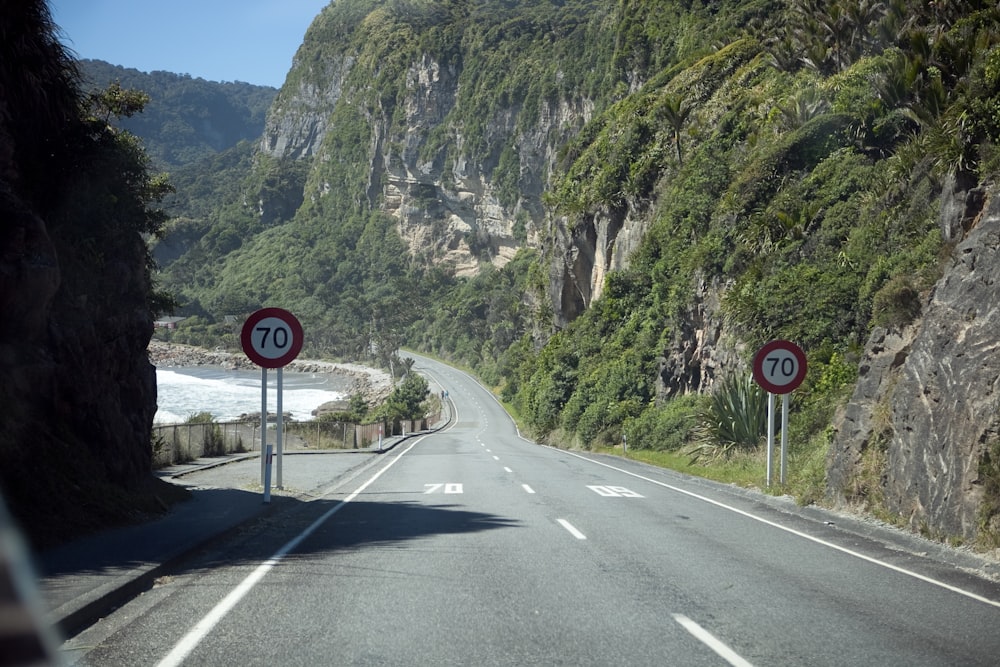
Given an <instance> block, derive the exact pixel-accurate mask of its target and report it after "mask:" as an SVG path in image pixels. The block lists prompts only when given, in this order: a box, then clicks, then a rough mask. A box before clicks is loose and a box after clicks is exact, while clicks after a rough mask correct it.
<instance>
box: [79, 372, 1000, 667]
mask: <svg viewBox="0 0 1000 667" xmlns="http://www.w3.org/2000/svg"><path fill="white" fill-rule="evenodd" d="M418 367H419V368H421V369H423V370H424V371H425V372H427V373H428V374H429V375H430V376H432V377H433V378H434V379H435V380H436V381H437V382H438V383H439V386H441V387H444V388H445V389H447V390H448V392H449V395H450V398H451V400H452V401H453V402H454V407H455V409H456V411H457V419H456V420H455V421H454V423H453V424H452V425H451V426H450V427H449V428H447V429H445V430H443V431H442V432H440V433H436V434H432V435H425V436H420V437H416V438H413V439H410V440H408V441H406V442H404V443H403V444H401V445H399V446H397V448H396V449H394V450H393V451H392V452H390V453H388V454H385V455H383V456H381V457H375V458H374V460H373V461H372V462H371V464H370V465H368V466H367V467H365V468H364V469H363V470H360V471H358V472H357V473H356V474H355V475H354V477H353V479H351V480H350V481H349V482H348V483H345V484H341V485H340V486H339V487H336V488H334V489H332V490H331V492H329V493H325V494H321V495H319V496H317V497H316V498H315V499H314V500H313V501H311V502H307V503H301V504H299V505H297V506H296V507H295V508H294V510H291V511H289V512H286V513H283V514H280V515H277V516H273V517H269V518H268V519H267V520H262V521H259V522H257V523H256V524H254V525H252V526H248V527H247V528H246V529H245V530H243V531H242V532H241V533H240V534H239V535H237V536H235V537H234V538H233V539H232V540H230V541H227V542H225V543H224V544H219V545H218V546H217V547H215V548H214V549H212V550H211V551H210V552H206V553H204V554H202V555H201V556H200V558H198V559H197V560H195V561H192V562H190V563H189V564H187V565H186V566H185V567H183V568H182V569H181V570H179V571H178V572H176V573H175V574H174V575H172V576H170V577H166V578H164V579H163V580H162V581H161V582H160V583H159V585H158V586H156V587H155V588H153V589H152V590H150V591H148V592H146V593H144V594H143V595H142V596H140V597H139V598H137V599H135V600H133V601H132V602H130V603H129V604H127V605H125V606H123V607H122V608H120V609H119V610H118V611H116V612H115V613H114V614H112V615H111V616H109V617H108V618H106V619H104V620H103V621H102V622H101V623H98V624H97V625H95V626H93V627H91V628H90V629H88V630H86V631H84V632H83V633H81V634H80V635H78V636H77V637H74V638H71V639H70V640H69V641H68V642H67V643H66V645H65V649H66V654H67V656H68V657H69V658H70V660H71V661H72V662H75V663H76V664H85V665H104V666H108V665H111V666H117V665H122V666H124V665H174V664H185V665H220V666H223V665H239V666H241V667H245V666H248V665H310V666H313V665H684V666H687V665H691V666H700V665H705V666H709V665H712V666H714V665H727V664H728V665H758V666H763V665H769V666H770V665H790V666H791V665H794V666H801V665H837V666H844V665H905V666H907V667H917V666H923V665H927V666H930V665H997V664H998V663H1000V633H998V632H997V628H998V627H1000V585H997V584H996V583H992V582H990V581H988V580H986V579H983V578H981V577H978V576H976V575H975V574H974V573H970V572H966V571H964V570H963V569H962V568H957V567H954V566H952V565H950V564H947V563H942V562H940V561H939V560H936V559H933V558H928V557H926V554H921V553H914V550H913V549H912V548H907V547H906V545H907V544H908V543H907V541H906V540H905V539H904V538H899V541H896V539H897V538H896V537H892V538H890V537H886V536H883V535H880V534H879V533H878V531H877V530H875V529H872V531H871V534H869V535H864V534H861V533H860V532H859V531H857V530H846V529H844V528H842V527H841V526H840V525H838V522H836V521H834V522H830V521H824V520H822V516H823V515H817V516H811V515H810V514H809V513H808V512H802V511H798V510H797V508H794V506H791V505H789V504H788V503H785V504H784V505H783V504H782V501H776V500H775V499H771V498H764V497H761V496H758V495H755V494H753V493H750V492H746V491H741V490H738V489H733V488H730V487H725V486H722V485H717V484H712V483H709V482H705V481H703V480H697V479H692V478H688V477H686V476H682V475H678V474H676V473H673V472H671V471H666V470H659V469H654V468H651V467H648V466H644V465H641V464H638V463H635V462H632V461H627V460H622V459H616V458H609V457H595V456H589V455H580V454H577V453H572V452H564V451H559V450H554V449H550V448H547V447H542V446H539V445H536V444H533V443H530V442H527V441H526V440H524V439H522V438H520V437H519V435H518V433H517V431H516V428H515V427H514V425H513V423H512V422H511V420H510V419H509V417H508V416H507V415H506V414H505V413H504V411H503V410H502V408H501V407H500V406H499V405H498V404H497V403H496V401H495V400H494V399H493V398H492V396H490V394H489V393H488V392H486V391H485V390H484V389H482V388H481V387H479V386H478V385H477V384H475V382H473V381H472V380H471V379H470V378H468V377H467V376H465V375H463V374H461V373H459V372H457V371H454V370H451V369H448V368H447V367H444V366H441V365H439V364H436V363H433V362H430V361H427V360H421V361H420V362H419V363H418ZM310 469H311V471H312V474H314V475H315V474H318V473H319V471H321V467H320V466H319V465H316V466H313V467H311V468H310ZM220 470H224V468H223V469H220ZM214 474H220V473H219V471H216V472H215V473H214ZM288 481H289V483H291V484H294V479H289V480H288ZM313 481H314V480H313ZM313 481H311V482H310V483H313Z"/></svg>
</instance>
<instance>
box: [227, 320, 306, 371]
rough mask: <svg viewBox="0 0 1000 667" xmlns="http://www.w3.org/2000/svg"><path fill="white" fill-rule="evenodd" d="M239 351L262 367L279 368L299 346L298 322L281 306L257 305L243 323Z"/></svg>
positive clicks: (288, 361)
mask: <svg viewBox="0 0 1000 667" xmlns="http://www.w3.org/2000/svg"><path fill="white" fill-rule="evenodd" d="M240 342H241V343H242V345H243V351H244V352H245V353H246V355H247V356H248V357H249V358H250V361H252V362H254V363H255V364H257V365H258V366H260V367H262V368H281V367H282V366H286V365H287V364H289V363H290V362H291V361H292V360H293V359H295V357H297V356H298V355H299V352H300V351H301V350H302V325H301V324H300V323H299V321H298V319H296V317H295V316H294V315H292V314H291V313H290V312H288V311H287V310H284V309H283V308H261V309H260V310H258V311H257V312H255V313H254V314H252V315H251V316H250V317H248V318H247V321H246V322H245V323H244V324H243V331H242V332H241V334H240Z"/></svg>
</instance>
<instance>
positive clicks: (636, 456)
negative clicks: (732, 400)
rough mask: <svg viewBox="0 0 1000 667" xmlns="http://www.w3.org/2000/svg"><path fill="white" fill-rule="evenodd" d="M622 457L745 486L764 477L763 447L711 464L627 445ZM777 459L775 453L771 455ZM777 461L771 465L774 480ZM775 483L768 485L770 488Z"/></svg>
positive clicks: (615, 450) (610, 450)
mask: <svg viewBox="0 0 1000 667" xmlns="http://www.w3.org/2000/svg"><path fill="white" fill-rule="evenodd" d="M591 451H593V452H595V453H598V454H610V455H612V456H622V449H621V447H600V448H595V449H593V450H591ZM625 458H629V459H632V460H634V461H642V462H643V463H648V464H649V465H654V466H658V467H660V468H669V469H671V470H676V471H677V472H681V473H685V474H687V475H694V476H696V477H703V478H705V479H710V480H713V481H716V482H721V483H723V484H735V485H737V486H744V487H748V488H754V487H760V488H763V487H764V486H765V482H766V481H767V479H766V478H767V467H766V459H767V456H766V454H765V452H764V451H755V452H741V453H739V454H734V455H732V456H730V457H729V458H725V459H716V460H714V461H713V462H712V463H711V464H705V463H699V462H697V461H692V459H691V457H690V456H688V455H686V454H681V453H679V452H665V451H655V450H651V449H630V450H629V451H628V454H627V455H625ZM775 459H776V460H777V457H775ZM776 479H777V464H776V465H775V480H776ZM777 486H778V485H777V483H775V484H774V485H772V489H774V488H776V487H777Z"/></svg>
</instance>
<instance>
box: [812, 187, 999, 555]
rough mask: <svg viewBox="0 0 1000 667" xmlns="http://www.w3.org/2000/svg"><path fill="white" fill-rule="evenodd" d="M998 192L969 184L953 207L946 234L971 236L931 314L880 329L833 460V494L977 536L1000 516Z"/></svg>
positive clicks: (941, 531)
mask: <svg viewBox="0 0 1000 667" xmlns="http://www.w3.org/2000/svg"><path fill="white" fill-rule="evenodd" d="M997 195H998V191H997V190H996V189H995V188H994V189H992V190H989V191H985V192H984V191H973V192H971V193H968V194H966V193H962V196H961V197H959V198H958V204H959V205H957V206H956V205H954V204H953V203H949V202H946V205H945V206H943V207H942V211H943V217H942V227H943V229H944V230H945V232H946V235H951V236H953V237H956V238H957V237H959V236H960V235H962V234H963V232H964V238H963V239H962V240H961V241H960V242H959V243H958V244H957V245H956V247H955V249H954V251H953V253H952V260H951V263H950V265H949V266H948V267H947V268H946V270H945V274H944V276H943V277H942V278H941V279H940V280H939V281H938V283H937V284H936V285H935V287H934V289H933V292H932V294H931V295H930V299H929V301H928V302H927V303H926V305H925V308H924V313H923V317H922V318H921V319H920V320H919V321H918V322H916V323H915V324H913V325H911V326H909V327H907V328H906V329H905V330H903V331H901V332H900V331H889V330H886V329H876V330H875V331H874V332H873V334H872V336H871V338H870V339H869V341H868V345H867V347H866V350H865V357H864V359H863V361H862V364H861V374H860V378H859V382H858V385H857V387H856V390H855V392H854V395H853V397H852V399H851V401H850V402H849V403H848V405H847V406H846V408H845V409H844V410H843V411H842V412H841V413H840V414H839V415H838V418H837V421H836V424H835V425H836V427H837V436H836V439H835V442H834V443H833V447H832V448H831V452H830V456H829V460H828V488H829V492H830V495H831V497H832V498H834V499H835V500H838V501H840V502H842V503H846V504H867V505H877V504H878V502H879V501H881V502H882V503H884V508H885V509H887V510H889V511H890V512H892V513H894V514H898V515H899V516H901V517H903V518H904V519H905V520H906V521H907V522H908V523H909V524H910V526H911V527H912V528H914V529H920V530H923V531H925V532H928V533H930V534H932V535H940V536H959V537H962V538H964V539H974V538H975V537H976V536H977V534H978V531H979V529H980V526H981V525H983V523H984V522H985V523H989V522H990V521H994V522H995V521H996V520H997V517H996V516H995V515H992V512H991V511H990V510H989V509H988V508H987V507H985V506H984V492H985V488H986V479H985V475H986V474H988V473H989V470H990V469H991V468H990V467H989V466H990V464H991V459H990V457H991V452H990V450H991V448H994V447H995V446H996V444H997V442H998V440H1000V355H998V354H997V352H998V349H997V348H998V344H997V337H996V332H997V330H998V329H1000V197H998V196H997ZM992 456H993V457H995V456H996V452H995V451H994V452H993V453H992ZM992 466H993V467H995V466H996V462H995V461H993V462H992ZM994 493H995V491H994Z"/></svg>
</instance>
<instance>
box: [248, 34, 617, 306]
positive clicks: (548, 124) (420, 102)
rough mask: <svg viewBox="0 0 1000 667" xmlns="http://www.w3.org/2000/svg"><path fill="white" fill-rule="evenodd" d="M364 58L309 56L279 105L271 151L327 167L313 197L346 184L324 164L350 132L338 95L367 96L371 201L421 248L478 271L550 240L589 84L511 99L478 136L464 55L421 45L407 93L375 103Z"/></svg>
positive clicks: (360, 102) (465, 270)
mask: <svg viewBox="0 0 1000 667" xmlns="http://www.w3.org/2000/svg"><path fill="white" fill-rule="evenodd" d="M321 21H322V16H321V17H319V18H318V19H317V22H321ZM306 39H307V44H308V42H309V40H310V36H309V35H307V38H306ZM318 48H321V49H322V48H326V49H327V50H328V51H330V50H332V47H331V46H330V45H320V46H319V47H318ZM364 56H365V53H364V52H362V51H352V50H348V51H346V52H345V51H341V50H336V51H335V52H329V53H324V55H323V56H322V57H320V58H318V59H316V58H313V59H310V60H308V61H306V60H303V59H302V58H297V59H296V62H295V63H294V65H293V70H292V73H291V74H290V75H289V79H288V82H287V83H286V84H285V87H284V88H283V89H282V90H281V92H280V93H279V95H278V98H277V100H276V102H275V104H274V106H273V107H272V108H271V111H270V113H269V114H268V118H267V122H266V128H265V132H264V136H263V138H262V139H261V143H260V151H261V153H262V154H263V155H266V156H268V157H270V158H274V159H278V160H307V161H311V163H312V164H313V165H315V166H316V167H315V168H314V170H313V171H314V173H313V175H312V177H311V179H310V181H309V182H308V183H307V184H306V186H305V188H306V191H305V192H304V194H303V201H307V202H308V201H310V200H316V199H318V198H321V197H323V196H324V195H325V194H326V193H327V192H329V191H330V189H331V188H333V187H335V185H334V184H332V183H330V182H329V181H327V180H324V178H323V177H322V176H320V175H318V174H319V172H320V171H321V165H322V164H323V163H326V162H330V161H335V160H338V159H339V158H338V156H337V155H336V154H335V153H336V148H335V146H336V143H335V142H332V141H330V140H329V139H328V135H329V134H330V133H331V132H336V131H338V127H337V125H336V122H337V121H336V117H337V113H336V110H337V108H338V105H341V104H343V105H354V106H361V107H365V108H366V110H365V113H364V115H365V117H366V119H367V122H368V124H369V136H368V139H367V147H366V158H365V159H366V161H367V165H366V168H365V171H366V172H367V199H368V202H367V204H368V205H369V206H371V207H372V208H377V209H380V210H382V211H384V212H386V213H388V214H390V215H392V216H393V217H394V218H396V220H397V221H398V231H399V234H400V236H401V237H402V238H403V240H404V241H405V243H406V244H407V245H408V247H409V248H410V250H411V253H412V254H413V255H414V256H418V257H422V258H424V259H427V260H429V261H431V262H433V263H445V264H449V265H451V266H453V267H454V268H455V272H456V274H457V275H460V276H461V275H472V274H475V273H477V272H478V267H479V265H480V262H484V261H485V262H490V263H492V264H494V265H495V266H503V265H505V264H506V263H507V262H509V261H510V260H511V259H512V258H513V257H514V255H515V253H516V252H517V250H518V248H520V247H523V246H527V247H536V248H537V247H540V246H542V245H543V242H544V239H543V233H542V229H543V221H544V218H545V206H544V204H543V202H542V193H543V192H544V191H545V190H546V189H547V188H548V186H549V185H550V183H549V178H550V175H551V174H552V173H553V172H554V171H555V170H554V165H555V163H556V161H557V159H558V153H559V150H560V148H561V147H563V146H564V145H565V144H566V142H567V140H568V139H569V138H571V137H572V136H573V135H574V134H575V133H576V132H577V131H578V130H579V129H580V128H581V127H583V125H584V124H585V123H586V122H587V121H588V120H589V119H590V117H591V115H592V114H593V111H594V103H593V101H592V100H590V99H589V98H588V97H587V96H586V95H582V94H580V95H577V96H574V97H571V98H553V99H548V100H545V101H544V102H543V103H541V104H539V105H538V107H537V108H536V109H530V110H529V109H525V108H524V106H523V100H519V99H514V98H510V99H508V100H506V102H504V103H501V104H499V105H497V106H495V107H492V108H491V109H490V110H489V113H490V117H489V118H485V119H481V122H482V125H483V127H484V128H485V129H484V130H483V136H481V137H477V138H476V142H475V145H472V144H473V142H472V140H471V139H470V137H469V132H468V131H467V130H466V129H465V121H463V120H462V119H461V117H462V115H463V114H467V113H469V111H468V109H467V108H466V107H467V106H468V101H467V100H464V101H463V97H462V95H461V87H462V86H463V85H465V86H468V85H470V84H469V79H470V75H468V74H467V73H465V72H464V71H463V68H462V62H463V60H464V59H462V58H455V59H452V60H450V61H447V62H445V61H443V60H441V59H439V58H436V57H434V56H432V55H430V54H428V53H426V52H414V54H413V55H412V59H411V60H409V61H408V62H407V64H406V65H405V67H403V68H401V69H403V71H404V72H405V74H404V76H403V78H402V83H401V85H400V92H399V95H398V96H397V97H396V98H395V99H393V100H391V102H390V101H385V102H384V103H380V104H379V105H378V106H377V107H374V108H371V107H370V105H368V106H366V105H367V102H366V101H365V99H364V97H365V94H369V93H370V91H369V90H367V88H366V87H367V86H368V85H369V84H370V78H368V77H365V76H364V71H365V68H366V67H368V66H370V64H369V63H367V62H366V58H365V57H364ZM369 57H370V56H369ZM359 79H360V84H359ZM463 104H464V105H465V107H463ZM442 137H447V141H442V139H441V138H442ZM484 145H485V146H487V147H488V148H487V149H486V150H483V146H484ZM501 163H502V164H501ZM310 188H312V190H311V191H310ZM612 240H613V239H612ZM587 282H592V281H591V280H589V279H588V281H587ZM570 316H572V314H571V315H570Z"/></svg>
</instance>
